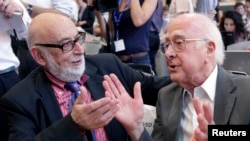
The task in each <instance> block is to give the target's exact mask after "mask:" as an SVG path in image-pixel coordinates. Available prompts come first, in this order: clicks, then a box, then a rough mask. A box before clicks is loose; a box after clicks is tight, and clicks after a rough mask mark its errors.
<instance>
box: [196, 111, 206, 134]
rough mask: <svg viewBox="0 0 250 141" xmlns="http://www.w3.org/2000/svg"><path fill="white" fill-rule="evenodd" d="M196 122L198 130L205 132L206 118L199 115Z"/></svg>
mask: <svg viewBox="0 0 250 141" xmlns="http://www.w3.org/2000/svg"><path fill="white" fill-rule="evenodd" d="M197 121H198V124H199V125H198V126H199V128H200V130H201V131H202V132H205V133H206V132H207V127H208V122H207V120H206V118H205V117H204V115H202V114H199V115H197Z"/></svg>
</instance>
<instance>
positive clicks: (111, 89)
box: [104, 75, 120, 97]
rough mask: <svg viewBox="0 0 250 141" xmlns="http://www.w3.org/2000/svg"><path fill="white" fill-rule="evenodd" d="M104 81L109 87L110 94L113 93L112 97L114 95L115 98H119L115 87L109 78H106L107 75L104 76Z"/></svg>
mask: <svg viewBox="0 0 250 141" xmlns="http://www.w3.org/2000/svg"><path fill="white" fill-rule="evenodd" d="M104 79H105V80H106V81H107V82H108V85H109V87H110V89H109V90H110V92H111V93H113V95H114V96H115V97H118V96H120V93H119V91H118V89H117V87H116V86H115V84H114V81H113V80H112V79H111V77H110V76H108V75H105V76H104Z"/></svg>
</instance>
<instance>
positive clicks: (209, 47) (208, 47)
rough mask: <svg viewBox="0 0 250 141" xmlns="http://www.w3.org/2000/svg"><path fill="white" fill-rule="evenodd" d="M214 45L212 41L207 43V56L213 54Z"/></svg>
mask: <svg viewBox="0 0 250 141" xmlns="http://www.w3.org/2000/svg"><path fill="white" fill-rule="evenodd" d="M215 48H216V47H215V43H214V42H212V41H209V42H208V46H207V55H210V54H213V53H214V52H215Z"/></svg>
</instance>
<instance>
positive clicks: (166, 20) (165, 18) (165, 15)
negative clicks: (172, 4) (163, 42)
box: [161, 5, 170, 34]
mask: <svg viewBox="0 0 250 141" xmlns="http://www.w3.org/2000/svg"><path fill="white" fill-rule="evenodd" d="M168 9H169V7H168V6H167V5H164V6H163V8H162V19H163V23H162V28H161V33H163V34H165V33H166V31H167V29H168V24H169V22H170V17H169V11H168Z"/></svg>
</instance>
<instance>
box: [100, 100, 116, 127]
mask: <svg viewBox="0 0 250 141" xmlns="http://www.w3.org/2000/svg"><path fill="white" fill-rule="evenodd" d="M118 110H119V107H118V106H117V104H116V105H113V106H111V108H110V109H109V110H108V111H107V112H105V113H104V114H103V115H102V117H101V119H100V121H103V125H102V126H105V125H107V124H108V123H109V122H110V121H111V120H112V119H113V118H114V117H115V115H116V113H117V112H118Z"/></svg>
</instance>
